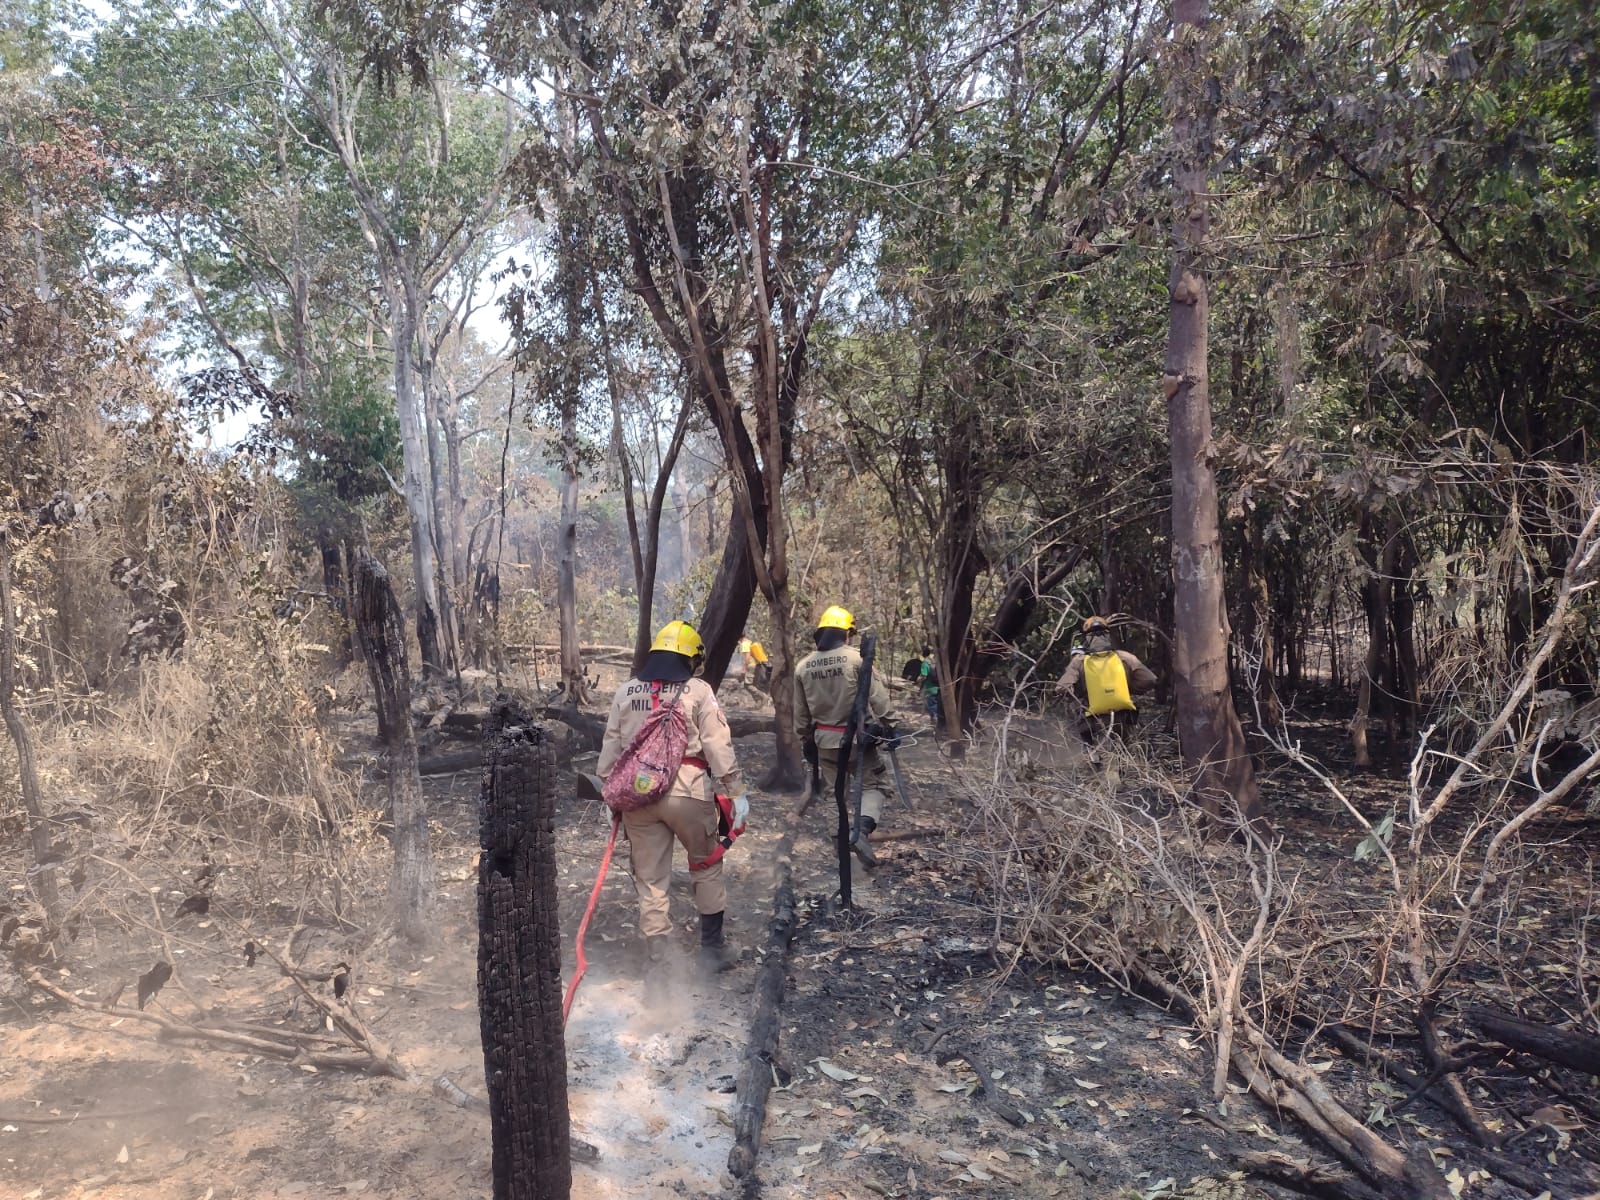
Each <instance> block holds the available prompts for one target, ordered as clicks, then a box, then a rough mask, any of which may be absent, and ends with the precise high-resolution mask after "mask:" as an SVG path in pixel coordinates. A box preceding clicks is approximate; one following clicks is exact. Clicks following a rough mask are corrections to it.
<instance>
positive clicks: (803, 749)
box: [800, 738, 817, 767]
mask: <svg viewBox="0 0 1600 1200" xmlns="http://www.w3.org/2000/svg"><path fill="white" fill-rule="evenodd" d="M800 754H801V756H802V757H803V758H804V759H805V760H806V765H808V766H812V767H814V766H816V765H817V739H816V738H807V739H806V740H805V741H804V742H802V743H801V745H800Z"/></svg>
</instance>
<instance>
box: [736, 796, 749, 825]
mask: <svg viewBox="0 0 1600 1200" xmlns="http://www.w3.org/2000/svg"><path fill="white" fill-rule="evenodd" d="M749 816H750V793H749V792H748V791H746V790H745V789H743V788H741V789H740V790H739V794H738V795H737V796H735V797H734V798H733V827H734V828H735V829H739V828H741V827H742V826H743V825H744V823H745V820H746V819H747V818H748V817H749Z"/></svg>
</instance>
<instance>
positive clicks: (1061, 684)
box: [1056, 650, 1156, 700]
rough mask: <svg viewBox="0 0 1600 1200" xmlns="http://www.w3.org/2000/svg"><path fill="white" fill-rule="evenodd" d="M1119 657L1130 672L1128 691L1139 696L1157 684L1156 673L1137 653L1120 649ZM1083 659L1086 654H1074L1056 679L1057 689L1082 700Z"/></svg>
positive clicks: (1124, 667) (1125, 668)
mask: <svg viewBox="0 0 1600 1200" xmlns="http://www.w3.org/2000/svg"><path fill="white" fill-rule="evenodd" d="M1117 657H1118V658H1120V659H1121V660H1122V666H1123V669H1124V670H1126V671H1127V672H1128V691H1129V693H1131V694H1132V695H1135V696H1138V695H1142V694H1143V693H1145V692H1148V691H1150V690H1151V689H1152V688H1154V687H1155V686H1156V673H1155V672H1154V671H1152V670H1151V669H1150V668H1149V667H1147V666H1145V665H1144V664H1143V663H1142V662H1140V661H1139V658H1138V656H1137V655H1134V654H1130V653H1128V651H1126V650H1118V651H1117ZM1083 660H1084V655H1082V654H1074V655H1073V656H1072V661H1071V662H1069V663H1068V664H1067V669H1066V670H1065V671H1063V672H1062V673H1061V678H1060V679H1058V680H1056V691H1058V692H1071V693H1072V694H1073V695H1074V696H1077V697H1078V699H1080V700H1082V699H1083V695H1082V694H1081V693H1082V690H1083V689H1082V687H1081V686H1080V685H1081V684H1082V683H1083Z"/></svg>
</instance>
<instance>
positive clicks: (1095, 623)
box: [1083, 617, 1111, 633]
mask: <svg viewBox="0 0 1600 1200" xmlns="http://www.w3.org/2000/svg"><path fill="white" fill-rule="evenodd" d="M1110 630H1111V623H1110V622H1109V621H1107V620H1106V619H1105V618H1104V617H1086V618H1084V622H1083V631H1084V632H1085V633H1109V632H1110Z"/></svg>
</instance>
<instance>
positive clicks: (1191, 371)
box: [1162, 0, 1262, 821]
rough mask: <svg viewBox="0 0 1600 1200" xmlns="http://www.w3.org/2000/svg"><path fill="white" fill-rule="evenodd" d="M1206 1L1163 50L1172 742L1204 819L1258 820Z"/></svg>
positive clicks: (1184, 4) (1185, 11)
mask: <svg viewBox="0 0 1600 1200" xmlns="http://www.w3.org/2000/svg"><path fill="white" fill-rule="evenodd" d="M1209 20H1210V12H1209V0H1173V5H1172V37H1171V40H1170V41H1169V42H1168V45H1167V52H1166V55H1165V56H1164V58H1165V62H1164V68H1165V70H1166V72H1167V102H1168V105H1169V106H1170V109H1171V113H1172V183H1173V191H1174V197H1173V220H1172V273H1171V276H1170V277H1169V279H1168V281H1167V290H1168V292H1169V294H1170V298H1171V302H1172V311H1171V317H1170V321H1169V332H1168V336H1167V353H1166V362H1165V367H1166V374H1165V375H1164V376H1163V377H1162V389H1163V391H1165V393H1166V397H1167V431H1168V437H1169V438H1170V441H1171V460H1172V577H1173V615H1174V625H1175V631H1174V632H1175V634H1176V636H1175V637H1174V639H1173V656H1172V667H1173V675H1174V681H1175V683H1176V685H1177V687H1176V700H1177V709H1178V737H1179V741H1180V743H1181V744H1182V747H1183V760H1184V763H1185V765H1186V766H1188V767H1189V768H1190V769H1191V770H1192V771H1194V772H1195V773H1196V780H1195V786H1196V792H1197V795H1198V796H1199V798H1200V803H1201V804H1202V805H1203V806H1204V807H1205V809H1206V811H1207V812H1208V813H1210V814H1212V815H1213V816H1214V817H1219V818H1220V817H1223V816H1224V814H1225V812H1226V810H1227V807H1228V806H1229V805H1237V807H1238V811H1239V812H1240V814H1241V815H1242V816H1243V817H1244V818H1245V819H1246V820H1250V821H1254V820H1257V819H1259V818H1260V817H1261V815H1262V808H1261V798H1260V791H1259V789H1258V787H1257V785H1256V778H1255V768H1254V765H1253V764H1252V763H1251V760H1250V754H1249V750H1248V748H1247V746H1246V745H1245V739H1244V729H1243V728H1242V727H1241V725H1240V723H1239V714H1238V713H1237V712H1236V711H1234V707H1233V694H1232V692H1231V691H1230V690H1229V686H1228V632H1229V626H1228V610H1227V598H1226V596H1225V595H1224V594H1223V577H1224V569H1223V561H1222V538H1221V535H1220V532H1219V530H1218V523H1217V518H1218V513H1217V478H1216V472H1215V471H1214V470H1213V468H1212V465H1211V456H1212V436H1211V435H1212V430H1211V398H1210V390H1209V389H1210V376H1209V372H1208V370H1207V365H1206V353H1207V348H1208V345H1207V343H1208V328H1207V318H1208V297H1207V292H1206V275H1205V266H1204V262H1203V259H1204V256H1205V253H1206V240H1207V236H1208V234H1209V232H1210V190H1211V184H1210V173H1211V163H1212V155H1213V145H1212V138H1213V127H1214V125H1215V120H1216V111H1217V81H1216V79H1215V77H1214V76H1213V75H1212V73H1211V71H1210V69H1209V49H1210V45H1211V40H1212V34H1211V31H1210V29H1209Z"/></svg>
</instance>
